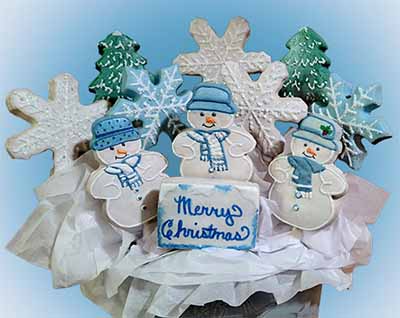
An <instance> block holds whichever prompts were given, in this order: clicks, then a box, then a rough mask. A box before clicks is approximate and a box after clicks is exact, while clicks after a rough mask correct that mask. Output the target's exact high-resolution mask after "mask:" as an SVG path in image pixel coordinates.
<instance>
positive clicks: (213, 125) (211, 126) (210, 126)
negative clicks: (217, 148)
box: [202, 124, 215, 128]
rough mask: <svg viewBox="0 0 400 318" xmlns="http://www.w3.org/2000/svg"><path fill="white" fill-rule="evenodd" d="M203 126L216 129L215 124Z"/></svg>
mask: <svg viewBox="0 0 400 318" xmlns="http://www.w3.org/2000/svg"><path fill="white" fill-rule="evenodd" d="M202 126H203V127H206V128H213V127H215V124H211V125H206V124H203V125H202Z"/></svg>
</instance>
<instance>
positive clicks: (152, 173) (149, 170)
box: [137, 151, 168, 181]
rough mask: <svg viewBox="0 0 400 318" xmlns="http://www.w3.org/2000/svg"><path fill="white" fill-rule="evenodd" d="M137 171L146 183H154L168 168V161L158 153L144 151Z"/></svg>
mask: <svg viewBox="0 0 400 318" xmlns="http://www.w3.org/2000/svg"><path fill="white" fill-rule="evenodd" d="M141 155H142V160H141V161H140V163H139V165H138V167H137V170H138V172H139V174H140V175H141V177H142V178H143V180H144V181H152V180H154V179H155V178H157V177H158V176H159V175H160V174H161V173H162V172H163V171H164V170H165V169H167V167H168V162H167V159H165V158H164V156H163V155H162V154H160V153H158V152H153V151H143V152H142V153H141Z"/></svg>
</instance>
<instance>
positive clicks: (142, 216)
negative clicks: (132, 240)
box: [87, 116, 167, 228]
mask: <svg viewBox="0 0 400 318" xmlns="http://www.w3.org/2000/svg"><path fill="white" fill-rule="evenodd" d="M92 132H93V136H94V138H93V139H92V141H91V148H92V149H93V150H94V151H95V154H96V158H97V160H98V161H99V163H100V167H99V168H98V169H97V170H96V171H94V172H93V173H92V175H91V176H90V178H89V181H88V184H87V189H88V191H89V193H90V194H91V195H92V196H93V197H94V198H96V199H103V200H106V203H105V210H106V214H107V216H108V218H109V219H110V220H111V221H112V222H113V223H114V224H116V225H118V226H120V227H122V228H133V227H136V226H139V225H141V224H143V223H145V222H147V221H149V220H151V219H153V218H154V217H156V215H157V202H158V193H159V189H160V184H161V182H162V180H164V179H165V178H167V175H165V174H164V173H162V172H163V171H164V170H165V169H166V168H167V161H166V159H165V158H164V157H163V156H162V155H161V154H159V153H157V152H151V151H143V150H142V142H141V140H140V135H139V133H138V132H137V130H136V129H135V128H134V127H133V125H132V123H131V122H130V121H129V120H128V119H127V118H125V117H120V116H107V117H104V118H100V119H99V120H97V121H95V122H94V123H93V126H92Z"/></svg>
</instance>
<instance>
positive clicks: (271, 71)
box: [223, 62, 307, 162]
mask: <svg viewBox="0 0 400 318" xmlns="http://www.w3.org/2000/svg"><path fill="white" fill-rule="evenodd" d="M287 76H288V73H287V69H286V66H285V64H283V63H281V62H274V63H270V64H269V65H268V66H267V67H266V68H265V70H264V71H263V72H262V73H261V75H260V77H259V78H258V80H256V81H255V80H253V79H251V77H250V76H249V74H247V72H244V71H243V70H241V68H240V66H239V64H237V63H233V62H228V63H227V64H226V68H225V69H224V71H223V79H224V82H225V83H226V85H227V86H228V87H229V88H230V90H231V91H232V96H233V100H234V102H235V103H236V105H237V106H238V108H239V111H238V113H237V114H236V116H237V118H236V119H237V120H236V122H237V123H238V124H241V125H242V126H243V127H244V128H245V129H246V130H248V131H249V132H250V133H251V134H252V135H253V136H254V138H255V139H256V141H257V147H258V149H259V150H260V151H261V154H262V157H263V159H264V160H265V161H266V162H269V161H270V160H271V159H272V158H273V157H275V156H276V155H277V154H279V153H280V152H281V151H282V150H283V144H284V138H283V137H282V135H281V133H280V132H279V130H278V129H277V128H276V126H275V122H276V121H285V122H288V121H290V122H299V121H300V120H301V119H303V118H304V117H305V116H306V115H307V105H306V104H305V103H304V102H303V101H302V99H300V98H294V97H279V95H278V92H279V90H280V89H281V87H282V83H283V81H284V80H285V79H286V78H287Z"/></svg>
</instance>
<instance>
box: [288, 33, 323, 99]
mask: <svg viewBox="0 0 400 318" xmlns="http://www.w3.org/2000/svg"><path fill="white" fill-rule="evenodd" d="M286 47H287V48H288V49H289V52H288V53H287V54H286V55H285V56H284V57H283V58H282V59H281V61H282V62H283V63H285V64H286V65H287V68H288V72H289V77H288V79H287V80H286V81H285V83H284V84H283V87H282V89H281V91H280V95H281V96H283V97H286V96H289V97H300V98H302V99H303V100H304V101H305V102H306V103H307V104H308V105H311V104H312V103H314V102H317V103H318V104H321V105H326V104H327V103H328V97H327V96H326V92H325V90H324V88H325V87H326V85H327V84H328V81H329V76H330V72H329V69H328V68H329V66H330V64H331V61H330V60H329V58H328V57H327V56H326V55H325V53H324V52H325V51H326V50H327V49H328V46H327V44H326V42H325V41H324V39H323V38H322V37H321V36H320V35H319V34H318V33H316V32H315V31H314V30H313V29H311V28H308V27H304V28H302V29H300V31H299V32H297V33H296V34H295V35H294V36H293V37H292V38H291V39H290V40H289V41H288V42H287V43H286Z"/></svg>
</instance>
